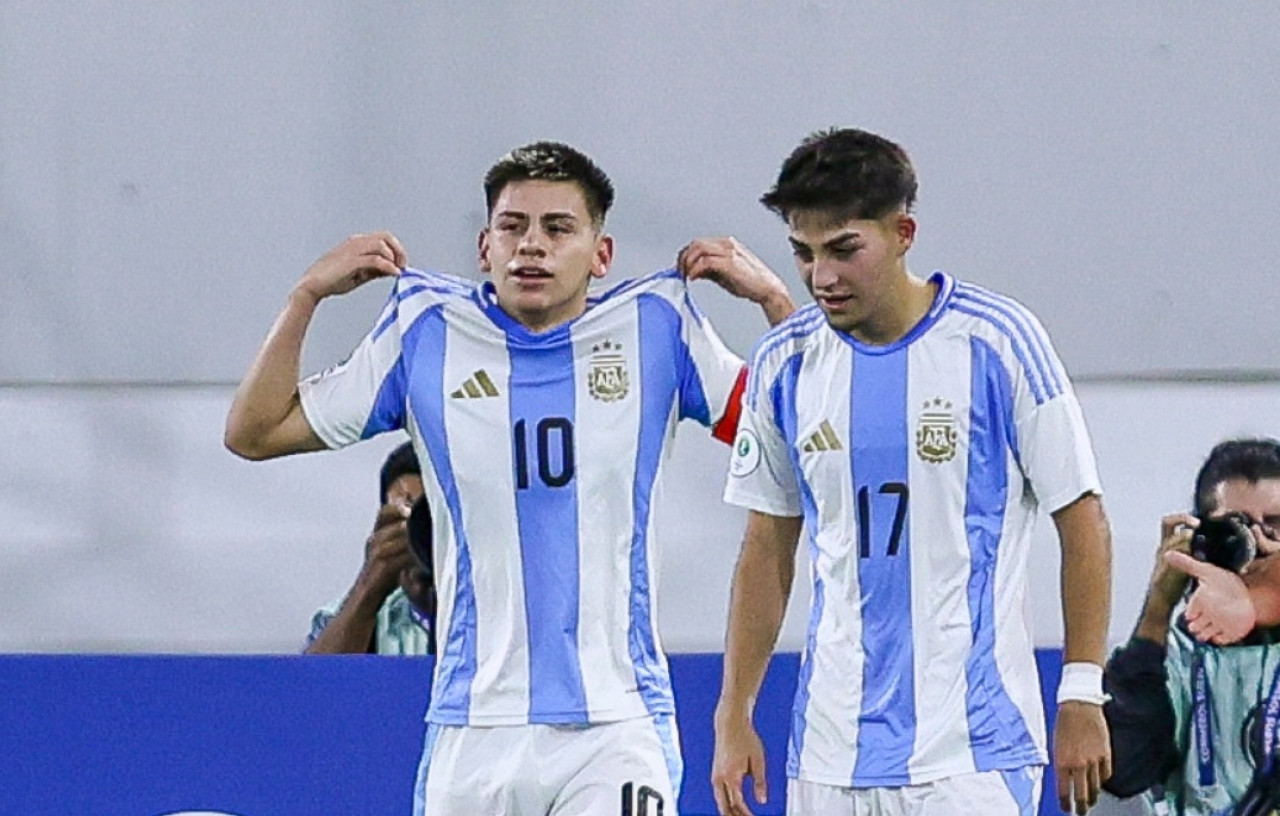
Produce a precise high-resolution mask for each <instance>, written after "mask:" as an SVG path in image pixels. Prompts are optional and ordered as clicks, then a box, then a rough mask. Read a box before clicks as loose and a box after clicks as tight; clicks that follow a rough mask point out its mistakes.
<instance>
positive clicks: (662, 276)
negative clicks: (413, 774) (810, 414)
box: [226, 143, 792, 816]
mask: <svg viewBox="0 0 1280 816" xmlns="http://www.w3.org/2000/svg"><path fill="white" fill-rule="evenodd" d="M484 190H485V196H486V203H487V206H488V214H489V218H488V223H487V225H486V227H485V228H484V229H483V230H482V231H481V233H480V236H479V266H480V269H481V270H482V271H483V272H484V273H487V274H488V275H489V280H488V281H487V282H485V283H483V284H481V285H479V286H475V285H473V284H471V283H468V282H467V281H464V280H462V279H459V278H456V277H452V276H449V275H445V274H441V273H437V272H424V271H419V270H416V269H410V268H406V266H405V264H406V257H405V252H404V249H403V248H402V247H401V245H400V243H399V242H398V241H397V240H396V238H395V237H394V236H392V235H390V234H388V233H378V234H373V235H358V236H355V237H353V238H351V239H349V240H347V241H345V242H343V243H342V244H340V245H339V246H338V247H336V248H335V249H333V250H332V251H330V252H329V253H328V254H326V255H325V256H324V257H322V258H321V259H320V260H318V261H317V262H316V263H315V264H314V265H313V266H312V267H311V268H310V269H309V270H308V271H307V272H306V274H305V275H304V276H303V277H302V279H301V280H300V281H299V283H298V284H297V286H296V287H295V289H294V291H293V293H292V294H291V296H290V298H289V302H288V305H287V306H286V308H285V310H284V312H283V313H282V314H281V316H280V317H279V319H278V320H277V322H276V324H275V326H274V328H273V329H272V330H271V333H270V335H269V336H268V338H267V340H266V342H265V344H264V346H263V348H262V350H261V352H260V353H259V355H258V357H257V359H256V360H255V362H254V363H253V365H252V367H251V368H250V371H249V373H248V375H247V376H246V377H245V380H244V382H243V383H242V384H241V386H240V389H239V391H238V393H237V395H236V398H235V401H234V404H233V405H232V407H231V411H230V415H229V417H228V423H227V435H226V443H227V445H228V447H230V448H231V449H232V450H233V451H235V452H237V453H239V454H241V455H243V456H246V457H248V458H264V457H269V456H279V455H282V454H288V453H295V452H298V451H305V450H319V449H321V448H326V447H327V448H337V447H341V446H343V445H347V444H351V443H353V442H357V441H359V440H361V439H366V438H368V437H371V436H374V435H375V434H378V433H382V432H383V431H387V430H392V429H398V428H404V429H405V430H407V431H408V433H409V436H410V438H411V439H412V440H413V442H414V446H415V448H416V450H417V452H418V458H419V460H420V461H421V462H422V464H423V471H422V477H423V485H424V488H425V490H426V496H427V500H428V502H429V504H430V506H431V507H432V509H433V513H432V515H433V518H434V524H433V530H434V535H433V539H434V548H435V549H434V556H435V567H436V569H435V575H436V582H437V589H438V598H439V609H438V613H437V614H438V618H437V622H438V632H439V658H438V661H437V665H436V670H435V679H434V686H433V691H432V697H431V702H430V705H429V708H428V712H427V715H426V718H427V724H428V725H427V735H426V744H425V747H424V751H423V758H422V763H421V766H420V769H419V778H418V781H417V783H416V790H415V813H417V814H467V816H471V814H479V813H504V814H556V816H570V814H597V813H616V812H618V809H619V802H620V801H624V802H626V805H625V806H624V811H623V812H627V813H632V814H634V816H641V814H649V816H655V815H656V814H657V813H659V812H662V811H663V808H664V807H665V809H666V812H673V811H674V809H675V806H676V799H675V797H676V795H677V793H678V792H679V788H680V776H681V773H682V762H681V758H680V754H679V748H678V742H677V735H676V730H675V720H674V717H673V701H672V696H671V683H670V679H669V677H668V673H667V664H666V659H665V657H664V656H663V651H662V646H661V642H660V640H659V637H658V632H657V619H658V618H657V611H656V606H655V604H656V592H657V565H658V563H659V557H660V552H659V549H658V546H657V542H656V541H655V540H654V536H653V524H654V519H653V513H652V510H653V507H654V504H655V501H656V499H657V496H658V489H659V486H660V484H661V482H662V477H663V467H664V463H665V462H666V460H667V458H668V453H669V449H670V445H669V443H670V441H671V439H672V437H673V432H674V426H675V424H676V422H677V421H678V420H681V419H692V420H695V421H697V422H699V423H701V424H703V425H706V426H708V427H711V428H712V429H714V432H715V433H716V434H717V436H719V437H720V438H722V439H724V440H725V441H726V442H728V441H731V440H732V438H733V433H734V430H735V429H736V417H737V405H738V399H739V396H740V390H741V387H742V385H743V383H744V382H745V372H744V369H743V366H742V361H741V360H740V359H739V358H738V357H736V356H735V355H734V354H733V353H732V352H730V351H729V349H727V348H726V347H725V346H724V344H723V343H722V342H721V340H720V338H719V337H718V336H717V334H716V332H715V331H714V330H713V328H712V327H711V325H710V323H708V321H707V320H706V318H705V317H704V316H703V315H702V314H701V313H700V312H699V311H698V309H697V308H696V307H695V306H694V304H693V301H692V300H691V299H690V297H689V293H688V291H687V284H686V279H687V278H690V277H710V278H712V279H714V280H716V282H717V283H719V284H720V285H722V286H724V288H726V289H727V290H729V291H730V292H732V293H734V294H738V295H740V296H743V297H746V298H748V299H750V300H752V301H754V302H756V303H758V304H760V305H761V307H762V308H763V309H764V310H765V313H766V316H768V317H769V318H770V322H771V323H773V322H776V321H777V320H779V319H781V318H782V317H784V316H785V315H786V314H788V313H789V312H790V311H791V308H792V306H791V302H790V298H789V296H788V294H787V291H786V288H785V286H784V285H783V283H782V281H781V280H780V279H779V278H778V277H777V276H776V275H774V274H773V273H772V272H771V271H769V270H768V268H767V267H765V266H764V265H763V264H758V263H757V264H754V265H751V264H744V263H741V262H739V261H740V258H735V257H732V256H730V255H726V254H724V253H723V252H721V251H719V250H718V249H717V247H716V246H714V245H710V244H708V245H699V246H696V247H691V248H689V249H688V250H686V251H685V252H683V253H682V256H681V266H682V267H683V271H684V275H683V276H682V275H681V273H680V272H678V271H676V270H667V271H665V272H659V273H656V274H653V275H649V276H647V277H643V278H638V279H633V280H629V281H626V282H624V283H621V284H619V285H617V286H614V287H613V288H611V289H609V290H608V291H606V292H604V293H603V294H601V295H599V296H591V295H589V294H588V284H589V283H590V282H591V281H592V279H596V278H602V277H603V276H604V275H605V273H606V272H607V271H608V269H609V266H610V263H611V261H612V257H613V239H612V238H611V237H610V236H609V235H608V234H607V233H606V232H605V231H604V221H605V215H606V213H607V211H608V209H609V206H610V204H611V202H612V200H613V187H612V184H611V183H610V181H609V179H608V178H607V177H606V176H605V174H604V173H603V172H602V171H601V170H600V169H599V168H598V167H597V166H596V165H595V164H594V163H593V162H592V161H591V160H590V159H588V158H587V157H586V156H584V155H582V154H581V153H579V152H578V151H576V150H574V149H572V148H569V147H567V146H565V145H561V144H557V143H537V144H533V145H529V146H526V147H523V148H519V149H517V150H515V151H513V152H512V153H511V154H509V155H508V156H506V157H505V158H503V159H501V160H500V161H498V162H497V163H496V164H495V165H494V166H493V167H492V168H491V169H490V170H489V172H488V174H487V175H486V177H485V181H484ZM381 276H394V277H396V282H395V287H394V290H393V293H392V296H391V298H390V300H389V302H388V303H387V305H386V307H385V308H384V310H383V312H382V314H381V315H380V316H379V317H378V319H377V321H376V322H375V324H374V328H373V329H372V331H371V332H370V333H369V334H368V336H367V337H366V338H365V339H364V341H363V342H361V343H360V345H359V346H358V347H357V349H356V350H355V352H354V353H353V354H352V356H351V357H350V358H349V359H348V360H346V361H345V362H342V363H340V364H338V365H336V366H334V367H332V368H330V369H328V370H327V371H324V372H323V373H321V374H319V375H316V376H314V377H311V378H308V379H307V380H305V381H303V382H301V383H299V382H298V358H299V352H300V348H301V344H302V339H303V334H304V333H305V330H306V327H307V325H308V323H309V321H310V319H311V316H312V313H313V312H314V310H315V308H316V304H317V303H318V302H319V301H320V300H322V299H323V298H325V297H329V296H332V295H338V294H342V293H344V292H347V291H350V290H351V289H354V288H355V287H356V286H359V285H360V284H361V283H363V282H364V281H366V280H368V279H371V278H374V277H381Z"/></svg>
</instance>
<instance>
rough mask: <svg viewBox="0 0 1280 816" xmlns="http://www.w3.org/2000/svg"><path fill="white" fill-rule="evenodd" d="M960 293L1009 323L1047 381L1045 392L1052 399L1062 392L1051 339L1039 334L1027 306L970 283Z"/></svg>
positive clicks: (961, 287) (963, 286) (964, 297)
mask: <svg viewBox="0 0 1280 816" xmlns="http://www.w3.org/2000/svg"><path fill="white" fill-rule="evenodd" d="M958 293H959V296H960V298H962V299H964V300H967V301H969V302H971V303H977V304H979V305H981V306H985V307H986V308H988V309H991V310H992V311H994V312H996V313H998V314H1000V315H1002V316H1003V317H1004V318H1005V319H1006V320H1007V321H1009V323H1010V324H1011V325H1012V327H1013V328H1014V329H1015V330H1016V331H1017V333H1018V337H1019V338H1020V339H1021V341H1022V344H1023V345H1024V346H1026V348H1027V349H1028V350H1029V351H1030V353H1031V356H1032V358H1034V360H1035V365H1036V371H1037V372H1038V373H1039V375H1040V378H1041V380H1042V381H1043V382H1044V386H1045V390H1046V391H1047V392H1049V398H1050V399H1052V398H1053V397H1056V396H1057V395H1058V394H1061V393H1062V381H1061V380H1060V379H1059V378H1058V372H1057V370H1056V367H1055V365H1054V362H1055V361H1054V359H1053V357H1054V355H1052V354H1051V353H1050V352H1049V350H1048V348H1047V345H1048V338H1047V337H1046V336H1045V335H1044V333H1043V332H1040V331H1036V327H1035V325H1034V324H1033V323H1032V319H1031V318H1030V317H1029V313H1028V312H1027V309H1026V307H1025V306H1023V305H1022V304H1020V303H1018V302H1016V301H1014V300H1013V299H1012V298H1009V297H1007V296H1005V295H997V294H995V293H994V292H991V291H988V290H985V289H983V288H981V287H979V286H975V285H973V284H970V283H966V284H961V286H960V287H959V289H958Z"/></svg>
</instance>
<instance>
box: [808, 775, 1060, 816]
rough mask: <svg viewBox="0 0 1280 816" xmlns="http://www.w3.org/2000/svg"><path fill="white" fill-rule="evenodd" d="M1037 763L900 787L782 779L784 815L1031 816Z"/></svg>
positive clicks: (1037, 794) (1035, 798)
mask: <svg viewBox="0 0 1280 816" xmlns="http://www.w3.org/2000/svg"><path fill="white" fill-rule="evenodd" d="M1043 774H1044V769H1043V768H1042V767H1040V766H1038V765H1035V766H1031V767H1028V768H1019V769H1017V770H1014V771H985V772H981V773H971V774H960V775H959V776H949V777H947V778H945V779H937V780H935V781H933V782H925V783H924V784H921V785H906V786H904V787H901V788H843V787H839V786H837V785H823V784H821V783H818V782H805V781H803V780H800V779H788V780H787V816H819V815H820V816H953V815H954V814H968V813H981V814H983V816H1036V812H1037V811H1038V810H1039V808H1040V783H1041V779H1042V777H1043Z"/></svg>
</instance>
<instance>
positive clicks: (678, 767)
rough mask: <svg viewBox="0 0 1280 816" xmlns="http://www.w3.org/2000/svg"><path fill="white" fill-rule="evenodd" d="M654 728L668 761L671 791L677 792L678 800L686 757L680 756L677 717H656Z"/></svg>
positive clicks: (663, 754)
mask: <svg viewBox="0 0 1280 816" xmlns="http://www.w3.org/2000/svg"><path fill="white" fill-rule="evenodd" d="M653 727H654V730H656V731H657V732H658V741H659V742H661V743H662V758H663V759H664V760H666V763H667V775H668V776H670V777H671V790H673V791H675V794H676V798H677V799H678V798H679V797H680V787H681V786H682V785H683V784H684V757H682V756H681V755H680V736H679V732H678V730H677V727H676V718H675V715H674V714H656V715H654V718H653Z"/></svg>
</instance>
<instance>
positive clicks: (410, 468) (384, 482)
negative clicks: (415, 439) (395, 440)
mask: <svg viewBox="0 0 1280 816" xmlns="http://www.w3.org/2000/svg"><path fill="white" fill-rule="evenodd" d="M407 475H414V476H421V475H422V468H421V467H419V466H418V454H416V453H414V452H413V443H412V442H406V443H404V444H403V445H401V446H400V447H398V448H396V449H395V450H393V451H391V453H390V454H389V455H388V456H387V461H385V462H383V463H382V471H381V473H379V474H378V480H379V487H380V492H379V497H380V500H381V503H382V504H386V503H387V493H388V491H390V490H391V485H393V484H394V483H395V481H396V479H399V478H400V477H401V476H407Z"/></svg>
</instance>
